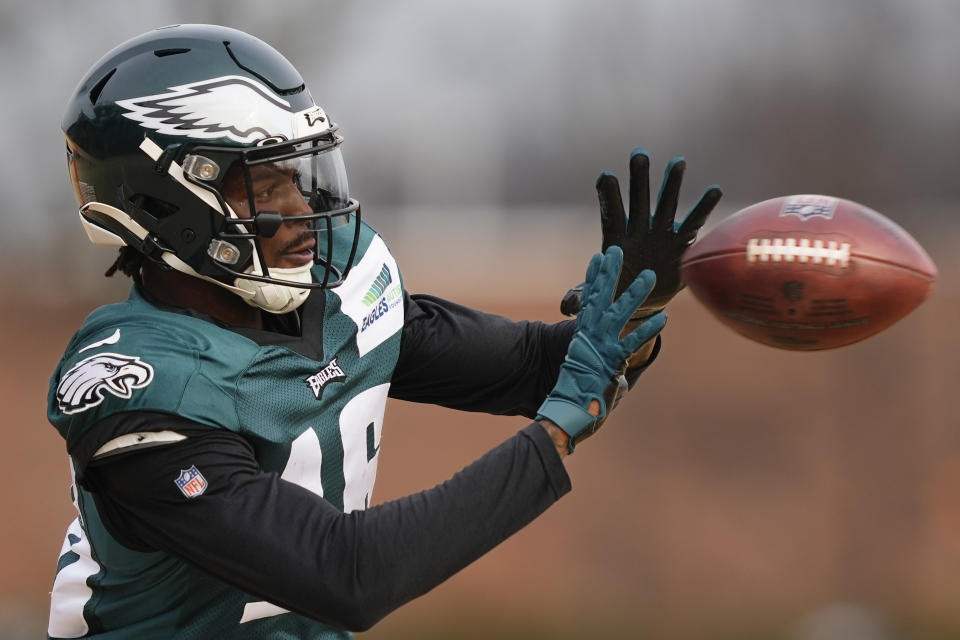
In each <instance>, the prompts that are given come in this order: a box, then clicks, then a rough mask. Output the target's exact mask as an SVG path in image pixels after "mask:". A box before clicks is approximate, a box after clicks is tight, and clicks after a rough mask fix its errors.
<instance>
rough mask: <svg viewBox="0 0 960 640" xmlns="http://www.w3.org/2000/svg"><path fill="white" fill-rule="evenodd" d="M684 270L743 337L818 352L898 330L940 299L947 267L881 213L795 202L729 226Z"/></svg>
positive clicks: (756, 211) (760, 208)
mask: <svg viewBox="0 0 960 640" xmlns="http://www.w3.org/2000/svg"><path fill="white" fill-rule="evenodd" d="M681 273H682V276H683V280H684V282H686V284H687V286H688V287H689V288H690V290H691V291H693V294H694V295H695V296H696V297H697V299H698V300H700V302H702V303H703V304H704V306H706V307H707V308H708V309H709V310H710V311H711V312H712V313H713V314H714V315H715V316H716V317H717V318H719V319H720V321H721V322H723V323H724V324H726V325H727V326H729V327H730V328H732V329H734V330H735V331H737V332H738V333H740V334H741V335H744V336H746V337H747V338H750V339H751V340H756V341H757V342H761V343H763V344H766V345H770V346H773V347H780V348H783V349H794V350H803V351H808V350H816V349H832V348H834V347H840V346H843V345H847V344H850V343H853V342H857V341H858V340H863V339H864V338H868V337H870V336H872V335H874V334H876V333H878V332H880V331H883V330H884V329H886V328H887V327H889V326H891V325H892V324H894V323H895V322H897V321H898V320H900V319H901V318H903V317H904V316H906V315H907V314H908V313H910V312H911V311H913V310H914V309H915V308H916V307H917V306H918V305H919V304H920V303H921V302H923V301H924V299H926V297H927V296H929V295H930V292H931V291H932V290H933V283H934V281H935V280H936V277H937V268H936V266H935V265H934V264H933V261H932V260H931V259H930V256H928V255H927V253H926V251H924V250H923V247H921V246H920V244H919V243H917V241H916V240H914V239H913V237H912V236H911V235H910V234H909V233H907V232H906V231H904V230H903V229H902V228H901V227H899V226H898V225H897V224H895V223H894V222H892V221H890V220H889V219H887V218H886V217H884V216H882V215H880V214H879V213H877V212H876V211H873V210H871V209H868V208H867V207H865V206H863V205H861V204H857V203H856V202H851V201H850V200H844V199H842V198H834V197H830V196H822V195H795V196H784V197H781V198H774V199H772V200H766V201H764V202H760V203H757V204H755V205H752V206H750V207H747V208H746V209H743V210H741V211H738V212H737V213H735V214H733V215H732V216H730V217H729V218H727V219H726V220H724V221H723V222H721V223H720V224H719V225H717V226H716V227H715V228H714V229H713V230H711V231H710V232H709V233H708V234H707V235H705V236H704V237H703V238H701V239H700V240H699V241H698V242H697V243H696V244H694V245H693V246H692V247H690V249H688V250H687V252H686V253H685V254H684V256H683V261H682V264H681Z"/></svg>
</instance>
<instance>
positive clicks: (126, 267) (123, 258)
mask: <svg viewBox="0 0 960 640" xmlns="http://www.w3.org/2000/svg"><path fill="white" fill-rule="evenodd" d="M145 257H146V256H144V255H143V254H142V253H140V252H139V251H137V250H136V249H134V248H132V247H120V255H119V256H117V259H116V260H114V262H113V264H112V265H110V268H109V269H107V271H106V272H105V273H104V274H103V275H104V276H106V277H107V278H109V277H111V276H112V275H113V274H115V273H116V272H117V271H119V272H121V273H123V274H124V275H127V276H130V277H131V278H133V279H134V281H136V282H140V273H141V269H142V268H143V260H144V258H145Z"/></svg>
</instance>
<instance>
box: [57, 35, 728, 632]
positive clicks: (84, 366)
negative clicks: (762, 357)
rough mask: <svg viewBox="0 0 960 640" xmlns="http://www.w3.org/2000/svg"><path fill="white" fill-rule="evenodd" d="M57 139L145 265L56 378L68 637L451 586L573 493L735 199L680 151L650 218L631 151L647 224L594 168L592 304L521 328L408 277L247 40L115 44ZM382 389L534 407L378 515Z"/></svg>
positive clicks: (287, 622)
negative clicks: (698, 177)
mask: <svg viewBox="0 0 960 640" xmlns="http://www.w3.org/2000/svg"><path fill="white" fill-rule="evenodd" d="M63 131H64V134H65V136H66V146H67V160H68V168H69V173H70V178H71V181H72V184H73V187H74V190H75V194H76V197H77V200H78V202H79V203H80V209H79V217H80V222H81V224H82V225H83V227H84V229H85V230H86V233H87V234H88V236H89V238H90V240H91V241H92V242H93V243H95V244H98V245H105V246H111V247H118V248H119V257H118V258H117V260H116V262H115V263H114V264H113V266H112V267H111V268H110V269H109V271H108V275H111V274H113V273H114V272H116V271H120V272H122V273H124V274H127V275H129V276H131V277H132V279H133V283H134V284H133V287H132V290H131V292H130V296H129V298H127V299H126V300H125V301H123V302H119V303H117V304H112V305H108V306H104V307H101V308H99V309H96V310H95V311H94V312H93V313H92V314H91V315H90V316H89V317H88V318H87V320H86V321H85V323H84V325H83V326H82V327H81V328H80V330H79V331H78V332H77V333H76V334H75V335H74V336H73V338H72V339H71V341H70V343H69V345H68V346H67V348H66V351H65V353H64V355H63V358H62V359H61V361H60V362H59V365H58V366H57V369H56V371H55V372H54V374H53V376H52V379H51V383H50V393H49V405H48V414H49V419H50V421H51V422H52V424H53V425H54V426H55V427H56V428H57V430H58V431H59V433H60V434H61V435H62V436H63V438H64V440H65V442H66V449H67V452H68V454H69V459H70V468H71V472H72V474H73V478H74V484H73V486H72V488H71V494H72V498H73V501H74V504H75V505H76V508H77V511H78V517H77V519H76V520H75V521H74V522H73V523H72V524H70V526H69V528H68V530H67V535H66V539H65V541H64V544H63V548H62V550H61V554H60V559H59V562H58V565H57V569H58V570H57V575H56V579H55V582H54V586H53V590H52V602H51V611H50V621H49V635H50V636H51V637H53V638H76V637H96V638H310V639H319V638H339V637H349V635H350V630H362V629H366V628H369V627H370V626H371V625H373V624H374V623H376V622H377V621H378V620H379V619H381V618H382V617H383V616H384V615H386V614H387V613H389V612H390V611H392V610H393V609H395V608H396V607H398V606H400V605H402V604H403V603H405V602H407V601H409V600H411V599H412V598H415V597H417V596H419V595H421V594H423V593H425V592H426V591H428V590H429V589H431V588H432V587H434V586H436V585H437V584H439V583H441V582H443V581H444V580H445V579H447V578H448V577H450V576H451V575H452V574H454V573H456V572H457V571H459V570H460V569H461V568H463V567H464V566H466V565H467V564H469V563H470V562H471V561H473V560H475V559H476V558H478V557H479V556H481V555H483V554H484V553H486V552H487V551H489V550H490V549H491V548H493V547H494V546H496V545H497V544H498V543H500V542H501V541H503V540H504V539H505V538H507V537H508V536H510V535H511V534H513V533H514V532H516V531H517V530H519V529H520V528H522V527H523V526H525V525H526V524H527V523H529V522H530V521H531V520H533V519H534V518H536V517H537V516H538V515H539V514H540V513H542V512H543V511H544V510H545V509H546V508H547V507H548V506H550V505H551V504H553V503H554V502H555V501H556V500H557V499H559V498H560V497H561V496H562V495H564V494H565V493H567V492H568V491H569V490H570V481H569V479H568V477H567V474H566V472H565V470H564V464H563V459H564V457H565V456H567V455H569V454H570V453H571V452H573V451H574V447H575V446H576V445H578V444H579V443H580V442H581V441H582V440H583V439H584V438H585V437H586V436H587V435H589V434H591V433H593V432H594V431H596V429H597V428H598V427H599V425H600V424H602V422H603V420H604V419H605V418H606V416H607V415H608V414H609V412H610V411H611V410H612V409H613V405H614V404H615V402H616V399H617V397H618V396H619V394H620V393H622V392H623V391H624V390H625V389H626V388H627V387H628V386H630V385H631V384H632V383H633V382H634V381H635V380H636V379H637V377H638V376H639V374H640V372H641V371H643V369H644V368H645V367H646V366H647V365H648V364H649V363H650V362H651V361H652V360H653V358H654V357H655V355H656V351H657V349H658V346H659V339H658V338H657V336H658V334H659V332H660V330H661V328H662V327H663V324H664V321H665V319H664V315H663V313H662V311H661V310H662V308H663V307H664V306H665V305H666V303H667V302H668V301H669V299H670V297H671V296H672V295H673V294H675V293H676V291H677V290H678V289H679V286H680V284H679V280H678V277H677V273H676V265H677V261H678V260H679V256H680V254H681V253H682V251H683V249H684V248H685V247H686V245H687V244H689V243H690V242H692V239H693V236H694V235H695V234H696V230H697V229H698V228H699V227H700V225H702V224H703V221H704V220H705V218H706V216H707V214H708V213H709V211H710V209H712V207H713V205H714V204H715V203H716V200H717V198H718V197H719V190H718V189H716V188H711V189H709V190H708V191H707V193H706V194H705V197H704V198H703V199H702V200H701V202H700V203H699V204H698V205H697V207H695V209H694V210H693V211H692V212H691V213H690V215H688V216H687V218H686V219H685V222H684V223H683V224H674V222H673V216H674V210H675V208H676V192H677V190H678V188H679V179H680V176H681V175H682V170H683V167H682V162H679V161H678V162H675V163H673V164H672V165H671V168H670V169H669V170H668V176H667V180H666V182H665V189H664V192H663V193H662V194H661V196H660V198H659V204H658V208H657V210H656V212H655V213H654V215H653V216H652V217H651V216H649V211H647V208H648V207H649V203H648V194H647V192H646V190H647V188H646V181H647V177H646V176H647V171H648V168H647V162H648V160H647V159H646V155H645V154H644V153H643V152H640V151H638V152H635V154H634V156H633V159H632V160H631V174H632V178H631V209H633V210H632V211H631V213H632V215H631V216H630V217H629V222H628V221H627V220H628V218H627V216H626V214H625V213H624V211H623V206H622V203H620V195H619V187H618V186H617V184H616V179H615V178H613V177H612V176H611V175H608V174H605V175H604V176H601V180H600V182H599V183H598V188H599V189H600V193H601V212H602V215H603V226H604V238H605V239H604V247H603V249H604V252H603V253H602V254H597V255H596V256H594V258H593V260H592V261H591V263H590V265H589V268H588V270H587V278H586V280H585V282H584V284H583V285H582V286H581V287H578V288H576V289H575V290H573V291H571V292H570V294H568V296H567V298H566V299H565V301H564V308H565V309H566V310H567V311H568V312H570V313H574V314H576V315H577V317H576V319H575V320H568V321H565V322H561V323H557V324H552V325H547V324H542V323H538V322H512V321H509V320H507V319H505V318H502V317H498V316H494V315H489V314H485V313H481V312H478V311H474V310H471V309H467V308H464V307H462V306H458V305H456V304H453V303H451V302H448V301H445V300H441V299H438V298H436V297H431V296H427V295H413V294H410V293H409V292H408V291H407V290H406V289H405V288H404V285H403V280H402V277H401V273H400V270H399V269H398V267H397V264H396V261H395V260H394V258H393V256H392V255H391V254H390V251H389V249H388V248H387V245H386V244H385V243H384V241H383V240H382V239H381V238H380V236H378V235H377V234H376V233H375V232H374V231H373V230H372V229H371V228H370V227H369V226H367V225H366V224H365V223H364V222H363V221H362V220H361V215H360V206H359V204H358V203H357V201H356V200H355V199H353V198H352V197H351V195H350V193H349V190H348V187H347V179H346V173H345V171H344V166H343V162H342V159H341V155H340V146H341V144H342V142H343V139H342V138H341V137H340V135H339V134H338V132H337V127H336V126H335V125H334V124H333V123H332V122H331V121H330V119H329V117H328V116H327V114H326V113H324V111H323V110H322V109H321V108H320V107H319V106H317V105H316V104H315V103H314V100H313V98H312V97H311V95H310V92H309V91H308V90H307V88H306V85H305V84H304V81H303V79H302V78H301V77H300V75H299V73H298V72H297V71H296V70H295V69H294V67H293V66H291V64H290V63H289V62H288V61H287V60H286V59H285V58H284V57H283V56H281V55H280V54H279V53H278V52H277V51H275V50H274V49H272V48H271V47H270V46H268V45H267V44H265V43H263V42H262V41H260V40H258V39H256V38H254V37H252V36H250V35H248V34H245V33H242V32H239V31H235V30H232V29H228V28H223V27H218V26H209V25H181V26H173V27H167V28H163V29H158V30H155V31H151V32H149V33H146V34H143V35H141V36H139V37H137V38H134V39H132V40H130V41H128V42H125V43H123V44H121V45H120V46H118V47H117V48H115V49H114V50H112V51H110V52H109V53H107V54H106V55H105V56H104V57H103V58H102V59H101V60H100V61H99V62H97V63H96V64H95V65H94V66H93V67H92V68H91V70H90V71H89V72H88V73H87V74H86V76H85V77H84V78H83V79H82V80H81V82H80V84H79V85H78V87H77V89H76V91H75V92H74V94H73V96H72V98H71V99H70V101H69V104H68V107H67V110H66V113H65V115H64V119H63ZM634 174H635V175H634ZM621 267H622V268H621ZM651 269H652V270H651ZM654 271H657V276H658V277H659V280H657V278H655V276H654ZM655 281H656V282H659V284H656V286H655ZM651 291H652V293H651ZM625 327H626V328H625ZM388 396H389V397H395V398H401V399H405V400H412V401H417V402H429V403H436V404H441V405H444V406H447V407H453V408H456V409H463V410H468V411H483V412H488V413H494V414H512V415H521V416H525V417H527V418H528V419H531V420H532V422H529V423H528V425H527V426H526V427H524V428H523V429H522V430H520V431H519V432H518V433H517V434H516V435H515V436H514V437H511V438H509V439H508V440H506V441H505V442H503V443H502V444H501V445H499V446H498V447H496V448H494V449H492V450H491V451H489V452H487V453H486V454H484V455H483V456H481V457H480V458H478V459H477V460H476V462H474V463H473V464H471V465H470V466H468V467H467V468H466V469H464V470H463V471H462V472H460V473H458V474H457V475H455V476H454V477H452V478H450V479H449V480H447V481H446V482H444V483H443V484H440V485H438V486H437V487H435V488H433V489H430V490H428V491H423V492H420V493H417V494H415V495H411V496H408V497H406V498H403V499H400V500H396V501H393V502H389V503H386V504H381V505H376V506H373V507H371V506H370V494H371V490H372V488H373V483H374V478H375V476H376V469H377V462H378V460H379V456H380V435H381V430H382V428H383V419H384V407H385V404H386V401H387V397H388ZM438 428H456V425H444V426H442V427H441V426H438Z"/></svg>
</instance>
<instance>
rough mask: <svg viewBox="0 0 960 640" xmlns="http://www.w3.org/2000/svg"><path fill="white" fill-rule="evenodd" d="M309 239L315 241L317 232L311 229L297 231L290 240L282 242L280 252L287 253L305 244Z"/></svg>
mask: <svg viewBox="0 0 960 640" xmlns="http://www.w3.org/2000/svg"><path fill="white" fill-rule="evenodd" d="M311 240H313V241H314V242H316V240H317V232H316V231H312V230H311V231H307V230H303V231H301V232H300V233H298V234H297V235H296V236H294V237H293V238H292V239H291V240H289V241H287V242H285V243H283V246H282V247H281V249H280V253H289V252H290V251H292V250H294V249H296V248H298V247H301V246H303V245H305V244H307V243H308V242H310V241H311Z"/></svg>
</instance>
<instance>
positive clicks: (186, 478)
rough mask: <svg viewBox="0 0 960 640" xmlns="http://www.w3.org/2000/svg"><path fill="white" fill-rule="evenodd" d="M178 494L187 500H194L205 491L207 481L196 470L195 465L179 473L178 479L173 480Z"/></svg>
mask: <svg viewBox="0 0 960 640" xmlns="http://www.w3.org/2000/svg"><path fill="white" fill-rule="evenodd" d="M174 482H175V483H176V484H177V487H179V488H180V492H181V493H182V494H183V495H185V496H187V497H188V498H196V497H197V496H200V495H202V494H203V492H204V491H206V490H207V479H206V478H204V477H203V474H202V473H200V471H198V470H197V467H196V465H194V466H191V467H190V468H189V469H187V470H186V471H183V470H181V471H180V477H179V478H177V479H176V480H174Z"/></svg>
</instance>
